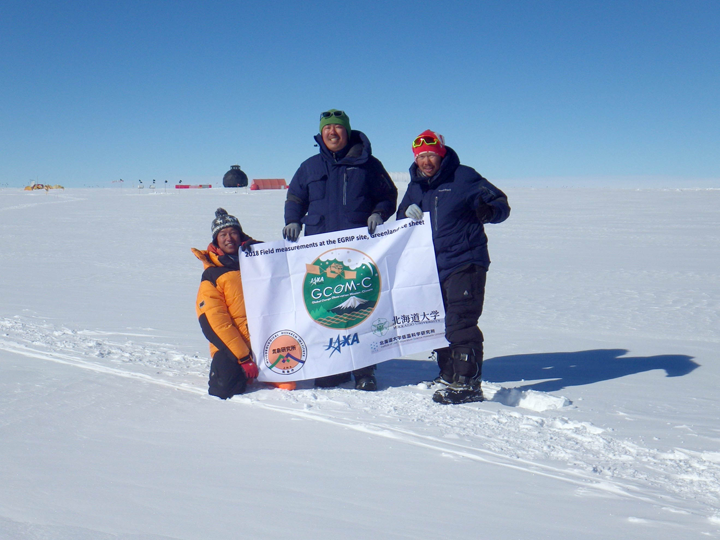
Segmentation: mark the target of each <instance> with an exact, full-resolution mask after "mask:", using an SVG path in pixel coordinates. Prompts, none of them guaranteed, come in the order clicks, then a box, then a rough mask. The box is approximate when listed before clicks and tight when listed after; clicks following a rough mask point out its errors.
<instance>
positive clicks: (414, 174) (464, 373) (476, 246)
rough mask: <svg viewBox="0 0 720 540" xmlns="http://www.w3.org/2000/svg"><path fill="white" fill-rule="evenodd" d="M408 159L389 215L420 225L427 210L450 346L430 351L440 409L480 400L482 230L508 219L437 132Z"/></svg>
mask: <svg viewBox="0 0 720 540" xmlns="http://www.w3.org/2000/svg"><path fill="white" fill-rule="evenodd" d="M412 150H413V154H414V155H415V162H414V163H413V164H412V166H411V167H410V184H409V185H408V189H407V191H406V192H405V196H404V197H403V200H402V202H401V203H400V207H399V208H398V212H397V218H398V219H401V218H405V217H409V218H411V219H414V220H420V219H423V217H424V215H425V214H424V212H429V218H430V222H431V225H432V235H433V245H434V247H435V259H436V261H437V267H438V274H439V277H440V285H441V288H442V295H443V304H444V307H445V338H446V339H447V340H448V341H449V342H450V347H446V348H443V349H439V350H436V351H434V352H435V357H436V359H437V362H438V365H439V367H440V375H439V376H438V377H437V378H436V379H435V382H436V383H437V384H440V385H443V388H441V389H439V390H437V391H436V392H435V394H434V395H433V401H436V402H438V403H443V404H457V403H471V402H474V401H482V400H483V394H482V389H481V388H480V377H481V373H482V361H483V334H482V331H481V330H480V328H478V325H477V324H478V319H479V318H480V315H481V314H482V308H483V301H484V299H485V276H486V273H487V270H488V267H489V266H490V257H489V255H488V248H487V243H488V240H487V236H486V235H485V229H484V225H485V224H487V223H501V222H503V221H505V220H506V219H507V218H508V216H509V215H510V206H509V205H508V201H507V196H506V195H505V194H504V193H503V192H502V191H500V190H499V189H498V188H496V187H495V186H494V185H492V184H491V183H490V182H488V181H487V180H486V179H485V178H483V177H482V176H480V174H478V173H477V172H476V171H475V169H472V168H470V167H466V166H465V165H461V164H460V159H459V158H458V155H457V154H456V153H455V151H454V150H453V149H452V148H450V147H449V146H445V141H444V139H443V137H442V135H439V134H438V133H435V132H433V131H430V130H427V131H424V132H423V133H421V134H420V135H418V137H416V138H415V140H414V141H413V144H412Z"/></svg>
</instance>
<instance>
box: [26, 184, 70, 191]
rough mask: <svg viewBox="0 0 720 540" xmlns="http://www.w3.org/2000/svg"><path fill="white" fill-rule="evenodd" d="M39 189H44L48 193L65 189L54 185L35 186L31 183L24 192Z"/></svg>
mask: <svg viewBox="0 0 720 540" xmlns="http://www.w3.org/2000/svg"><path fill="white" fill-rule="evenodd" d="M40 189H44V190H45V191H50V190H51V189H65V188H64V187H62V186H60V185H57V184H56V185H54V186H51V185H50V184H36V183H35V182H33V183H31V184H30V185H29V186H25V191H37V190H40Z"/></svg>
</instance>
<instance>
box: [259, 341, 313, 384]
mask: <svg viewBox="0 0 720 540" xmlns="http://www.w3.org/2000/svg"><path fill="white" fill-rule="evenodd" d="M263 359H264V361H265V365H266V366H267V367H268V368H269V369H270V371H272V372H274V373H280V374H281V375H290V374H291V373H295V372H296V371H300V370H301V369H302V367H303V366H304V365H305V360H306V359H307V346H306V345H305V342H304V341H303V339H302V338H301V337H300V336H299V335H298V334H296V333H295V332H293V331H292V330H280V331H279V332H275V333H274V334H273V335H272V336H270V337H269V338H268V340H267V341H266V342H265V348H264V349H263Z"/></svg>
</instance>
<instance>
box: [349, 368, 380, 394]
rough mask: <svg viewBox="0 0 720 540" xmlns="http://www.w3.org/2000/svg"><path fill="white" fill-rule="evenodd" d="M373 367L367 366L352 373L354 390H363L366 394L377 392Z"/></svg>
mask: <svg viewBox="0 0 720 540" xmlns="http://www.w3.org/2000/svg"><path fill="white" fill-rule="evenodd" d="M374 371H375V366H368V367H365V368H361V369H356V370H355V371H353V375H354V376H355V390H365V391H366V392H374V391H375V390H377V379H375V375H374V374H373V372H374Z"/></svg>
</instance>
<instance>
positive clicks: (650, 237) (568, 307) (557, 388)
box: [0, 185, 720, 540]
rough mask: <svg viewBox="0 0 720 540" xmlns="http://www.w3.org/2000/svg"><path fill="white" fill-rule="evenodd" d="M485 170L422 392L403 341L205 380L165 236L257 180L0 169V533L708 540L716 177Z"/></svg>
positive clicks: (260, 207) (202, 222)
mask: <svg viewBox="0 0 720 540" xmlns="http://www.w3.org/2000/svg"><path fill="white" fill-rule="evenodd" d="M500 187H504V186H500ZM403 191H404V186H403V185H401V186H400V192H401V195H402V192H403ZM506 191H507V193H508V196H509V199H510V204H511V206H512V208H513V212H512V215H511V217H510V219H509V220H508V221H506V222H505V223H503V224H500V225H494V226H489V227H488V234H489V236H490V250H491V257H492V259H493V261H494V262H493V264H492V266H491V269H490V273H489V275H488V285H487V300H486V304H485V313H484V314H483V317H482V318H481V328H482V329H483V332H484V333H485V338H486V362H485V366H484V373H483V375H484V377H483V379H484V381H485V382H484V383H483V386H484V388H485V391H486V395H487V397H488V398H489V400H488V401H487V402H484V403H480V404H471V405H462V406H443V405H438V404H435V403H433V402H432V401H431V395H432V392H433V389H432V388H430V387H429V385H428V384H427V383H426V382H425V381H429V380H431V379H432V378H433V377H434V376H435V375H436V367H435V365H434V364H433V363H432V362H431V361H429V360H428V358H427V355H425V354H420V355H414V356H412V357H407V358H397V359H394V360H391V361H389V362H385V363H383V364H381V365H380V366H379V369H378V378H379V385H380V391H378V392H377V393H362V392H358V391H355V390H353V389H351V388H350V385H345V387H344V388H339V389H330V390H315V389H314V388H312V387H311V385H310V384H309V383H307V382H305V383H301V384H300V385H299V386H300V388H299V389H298V390H296V391H293V392H286V391H282V390H277V389H270V388H269V387H266V386H264V385H261V384H256V385H255V386H253V387H252V388H251V391H250V392H249V393H247V394H245V395H243V396H238V397H236V398H234V399H232V400H230V401H221V400H218V399H215V398H211V397H209V396H207V394H206V388H207V387H206V380H207V370H208V364H209V362H208V360H209V359H208V349H207V344H206V341H205V339H204V338H203V336H202V334H201V332H200V328H199V325H198V323H197V320H196V319H195V311H194V299H195V294H196V292H197V286H198V283H199V278H200V274H201V272H202V266H201V264H200V263H199V261H197V260H196V259H195V257H194V256H193V255H192V254H191V252H190V247H198V248H205V247H206V245H207V243H208V240H209V236H210V222H211V220H212V218H213V216H214V211H215V209H216V208H217V207H218V206H222V207H224V208H226V209H227V210H228V211H229V212H230V213H231V214H234V215H236V216H238V217H239V218H240V221H241V223H242V224H243V227H244V228H245V230H246V231H247V232H248V233H249V234H250V235H252V236H253V237H256V238H261V239H265V240H278V239H280V231H281V229H282V225H283V222H282V207H283V199H284V196H285V193H284V192H282V191H277V192H272V191H261V192H247V191H245V190H232V189H230V190H223V189H210V190H182V191H181V190H178V191H175V190H168V191H164V190H156V191H155V192H152V191H149V190H144V191H138V190H134V189H130V188H124V189H85V190H83V189H78V190H73V189H68V190H65V191H51V192H38V193H29V192H23V191H19V190H14V189H3V190H0V275H1V276H2V279H1V280H0V299H1V301H0V538H2V539H15V538H20V539H33V540H35V539H37V540H40V539H63V540H64V539H68V540H70V539H73V540H87V539H93V540H94V539H102V540H105V539H133V540H136V539H153V540H156V539H207V538H213V539H221V538H222V539H225V538H262V539H281V538H297V539H311V540H314V539H326V538H327V539H330V538H333V539H338V538H341V539H355V538H357V539H367V538H382V539H414V538H432V539H445V538H452V539H478V538H480V539H499V540H508V539H523V540H524V539H545V538H547V539H578V538H582V539H589V538H590V539H592V538H623V539H645V538H648V539H650V538H652V539H658V538H660V539H665V538H667V539H670V538H673V539H684V538H707V537H715V538H717V537H720V444H719V442H720V420H719V415H718V413H719V412H720V411H719V407H718V403H719V402H718V392H717V386H718V382H719V381H720V362H718V344H719V343H720V333H719V331H718V329H719V328H720V273H719V270H718V266H719V264H720V251H719V247H720V190H713V189H698V190H691V189H686V190H669V189H668V190H623V189H615V188H605V189H527V188H525V189H522V188H517V189H506Z"/></svg>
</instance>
